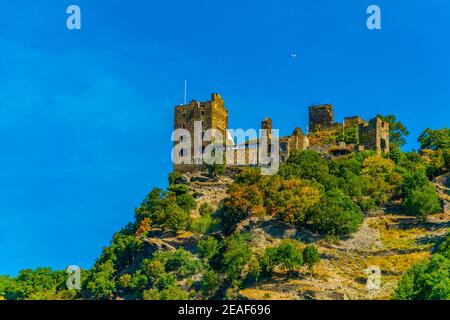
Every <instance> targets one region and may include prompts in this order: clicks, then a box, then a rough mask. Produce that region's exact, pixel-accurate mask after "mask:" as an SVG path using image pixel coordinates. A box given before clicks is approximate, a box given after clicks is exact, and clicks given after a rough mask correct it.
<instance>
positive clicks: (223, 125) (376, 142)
mask: <svg viewBox="0 0 450 320" xmlns="http://www.w3.org/2000/svg"><path fill="white" fill-rule="evenodd" d="M174 115H175V119H174V127H175V129H179V128H184V129H187V130H188V131H189V132H190V133H191V137H192V139H194V123H195V122H196V121H201V122H202V124H203V126H202V127H203V128H202V129H203V133H204V132H205V131H206V130H208V129H211V128H214V129H218V130H219V131H220V132H221V133H222V135H223V139H226V130H227V129H228V111H227V109H226V108H225V103H224V101H223V99H222V97H221V96H220V95H219V94H216V93H213V94H212V95H211V100H209V101H206V102H200V101H195V100H194V101H191V102H190V103H189V104H188V105H181V106H176V107H175V113H174ZM309 126H310V131H311V132H310V133H309V134H308V135H305V134H304V133H303V131H302V130H301V129H300V128H295V129H294V131H293V133H292V134H291V135H289V136H285V137H280V140H279V143H280V144H279V146H280V161H281V162H283V161H286V160H287V159H288V157H289V155H290V154H292V153H293V152H295V151H303V150H305V149H312V150H316V151H318V152H320V153H322V154H324V155H327V156H340V155H345V154H348V153H350V152H358V151H363V150H375V151H377V152H378V153H387V152H389V124H388V123H386V122H383V121H382V120H381V119H379V118H374V119H372V120H371V121H369V122H366V121H365V120H364V119H362V118H360V117H358V116H353V117H346V118H345V119H344V121H343V123H338V122H335V120H334V112H333V107H332V106H331V105H328V104H327V105H318V106H311V107H310V108H309ZM344 126H345V127H346V128H350V127H356V128H358V135H359V137H358V138H359V144H354V145H353V144H352V145H345V144H343V143H342V144H338V143H336V136H337V135H339V134H341V133H342V132H343V131H344ZM261 128H262V129H266V130H268V138H269V139H271V138H272V120H271V119H270V118H266V119H264V120H263V121H262V122H261ZM223 142H225V141H223ZM210 143H211V142H210V141H205V142H203V145H202V147H201V148H198V149H199V150H194V140H192V148H191V152H190V154H191V155H192V156H193V163H192V164H190V165H189V164H182V165H174V169H175V170H177V171H192V170H198V169H201V168H202V167H204V165H203V166H199V165H198V163H200V162H198V161H199V160H200V157H201V155H202V153H203V148H205V147H206V146H208V145H209V144H210ZM258 143H259V141H258V140H255V141H247V142H246V143H245V144H244V145H240V146H235V145H233V146H227V147H225V148H224V149H223V152H224V163H225V164H227V165H228V166H253V165H257V164H258V149H257V146H258ZM269 148H270V146H269Z"/></svg>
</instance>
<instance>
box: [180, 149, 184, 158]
mask: <svg viewBox="0 0 450 320" xmlns="http://www.w3.org/2000/svg"><path fill="white" fill-rule="evenodd" d="M183 156H184V149H181V150H180V157H183Z"/></svg>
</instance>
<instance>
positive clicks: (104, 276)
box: [86, 260, 116, 300]
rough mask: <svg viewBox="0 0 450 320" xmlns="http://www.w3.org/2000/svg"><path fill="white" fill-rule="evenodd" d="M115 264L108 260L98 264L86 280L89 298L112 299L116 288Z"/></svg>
mask: <svg viewBox="0 0 450 320" xmlns="http://www.w3.org/2000/svg"><path fill="white" fill-rule="evenodd" d="M115 272H116V270H115V269H114V264H113V262H112V261H111V260H108V261H106V262H104V263H102V264H99V265H96V266H95V267H94V270H93V271H92V273H91V274H90V277H89V279H88V280H87V282H86V290H87V292H88V297H89V298H94V299H99V300H103V299H111V298H112V296H113V294H114V292H115V290H116V283H115V281H114V273H115Z"/></svg>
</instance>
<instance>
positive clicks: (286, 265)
mask: <svg viewBox="0 0 450 320" xmlns="http://www.w3.org/2000/svg"><path fill="white" fill-rule="evenodd" d="M275 261H276V263H277V265H279V266H280V267H281V268H282V269H284V270H287V271H289V273H292V272H293V271H294V270H295V269H297V268H298V267H300V266H301V265H303V256H302V250H301V248H300V244H299V243H298V241H295V240H291V239H285V240H283V241H281V243H280V244H279V245H278V247H277V249H276V260H275Z"/></svg>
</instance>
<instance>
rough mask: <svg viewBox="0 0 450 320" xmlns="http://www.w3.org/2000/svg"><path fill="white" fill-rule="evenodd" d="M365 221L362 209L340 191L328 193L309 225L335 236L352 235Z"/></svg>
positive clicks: (311, 217)
mask: <svg viewBox="0 0 450 320" xmlns="http://www.w3.org/2000/svg"><path fill="white" fill-rule="evenodd" d="M362 221H363V214H362V212H361V209H360V208H359V207H358V206H357V205H356V204H355V203H354V202H353V201H352V199H350V197H348V196H347V195H345V194H344V193H343V192H342V191H340V190H332V191H328V192H327V193H326V194H325V196H324V197H323V199H322V201H321V202H320V204H319V206H318V209H317V212H315V213H314V214H312V215H311V216H310V219H309V224H310V226H311V228H312V229H314V230H315V231H318V232H321V233H324V234H328V235H335V236H343V235H348V234H351V233H353V232H355V231H357V230H358V228H359V226H360V225H361V223H362Z"/></svg>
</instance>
